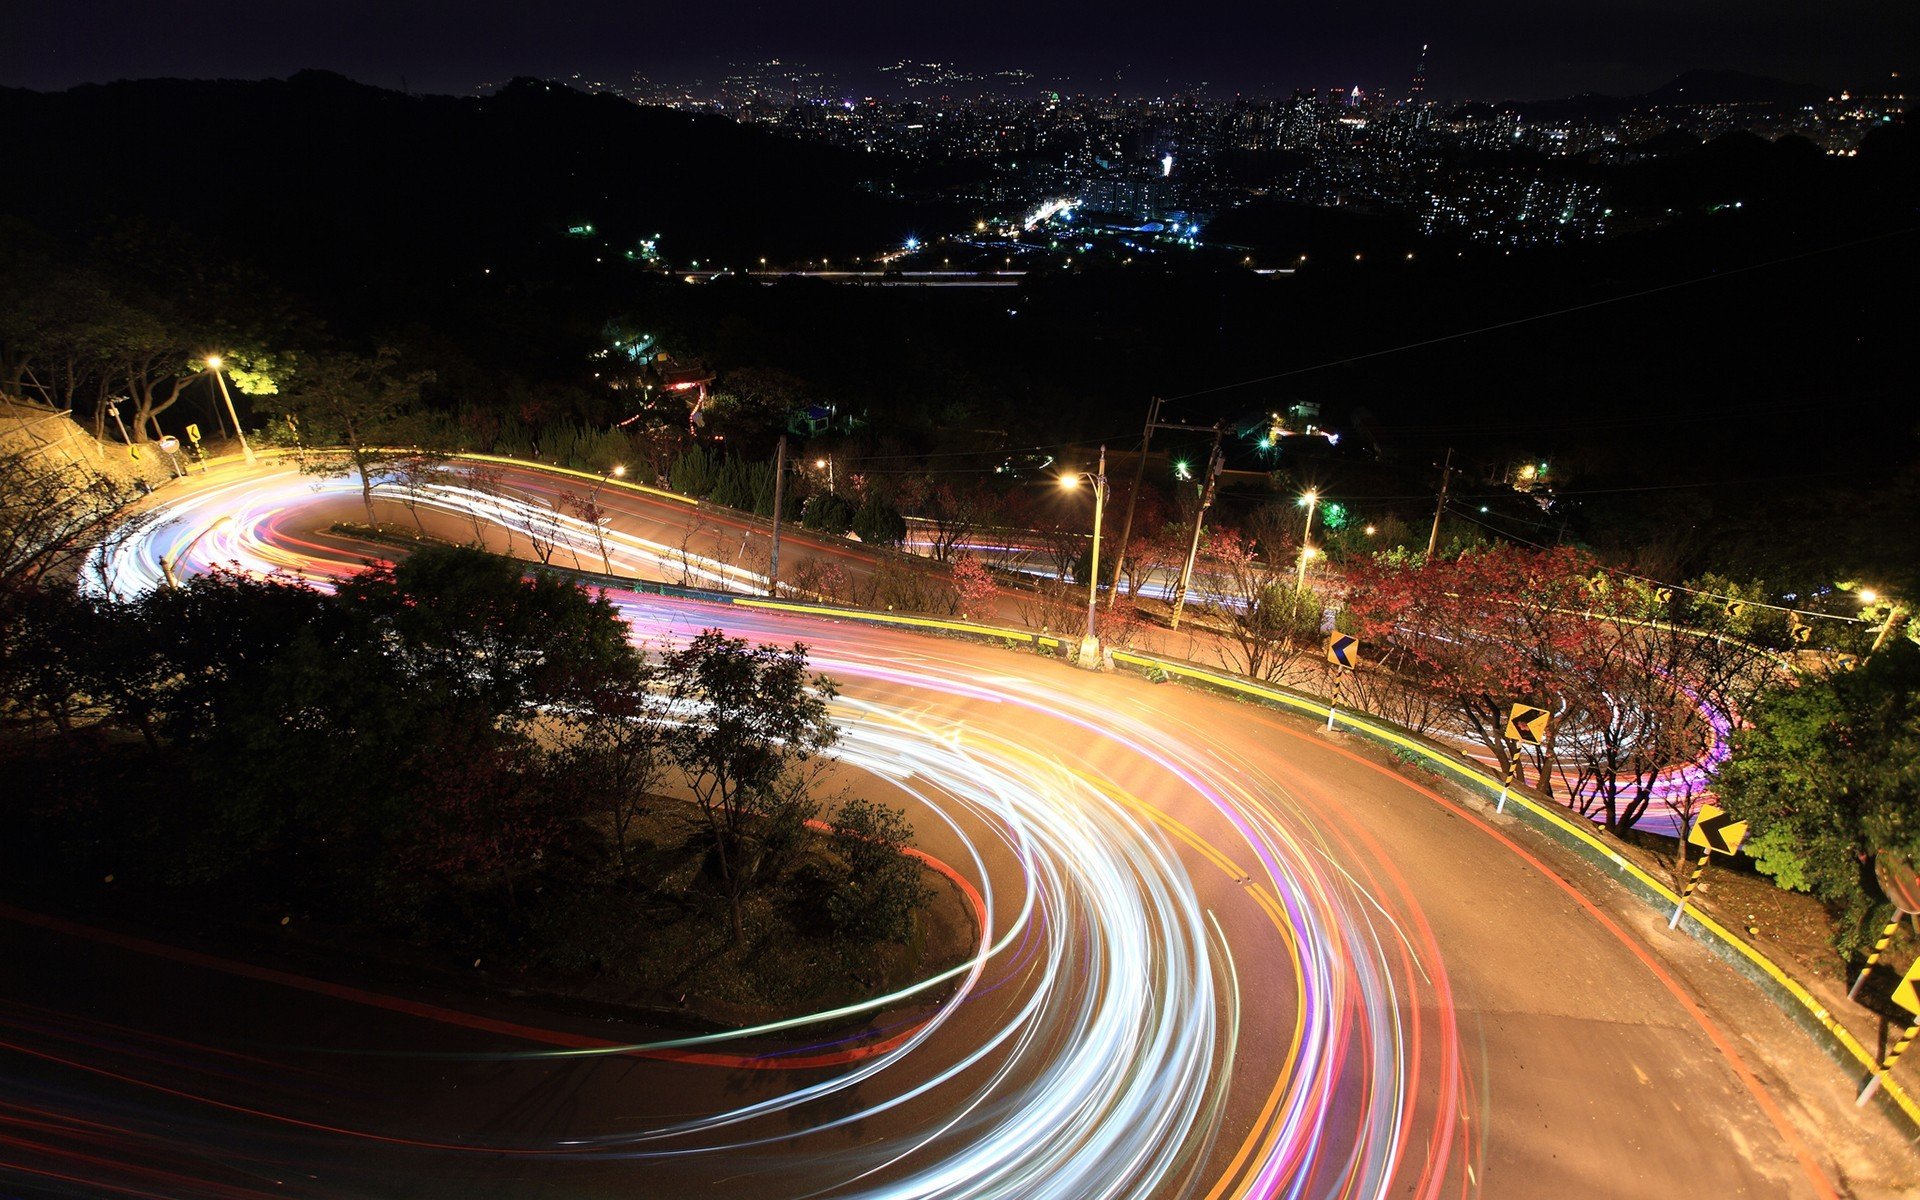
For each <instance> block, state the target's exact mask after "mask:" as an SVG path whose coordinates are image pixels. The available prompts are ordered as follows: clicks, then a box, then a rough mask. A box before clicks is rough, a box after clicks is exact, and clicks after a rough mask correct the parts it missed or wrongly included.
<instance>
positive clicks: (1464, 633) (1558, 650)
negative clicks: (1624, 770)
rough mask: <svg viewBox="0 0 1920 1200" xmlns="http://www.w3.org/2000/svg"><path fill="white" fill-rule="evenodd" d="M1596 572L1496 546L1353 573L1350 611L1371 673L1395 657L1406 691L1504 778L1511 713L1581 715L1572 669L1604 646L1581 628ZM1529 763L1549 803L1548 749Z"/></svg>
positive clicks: (1548, 555) (1572, 557) (1568, 560)
mask: <svg viewBox="0 0 1920 1200" xmlns="http://www.w3.org/2000/svg"><path fill="white" fill-rule="evenodd" d="M1594 570H1595V565H1594V562H1593V560H1592V558H1591V557H1590V556H1588V555H1587V554H1585V553H1584V552H1582V551H1578V550H1574V549H1571V548H1565V547H1561V548H1555V549H1551V550H1529V549H1525V548H1522V547H1517V546H1495V547H1490V548H1488V549H1485V550H1479V551H1474V552H1470V553H1467V554H1463V555H1461V556H1460V557H1459V558H1457V559H1453V560H1451V561H1444V560H1443V561H1434V562H1420V561H1419V560H1417V559H1414V558H1412V557H1409V556H1393V557H1388V556H1382V557H1379V558H1375V559H1368V560H1363V561H1361V562H1356V563H1354V564H1352V565H1351V566H1350V567H1349V568H1348V570H1347V585H1348V589H1349V595H1348V607H1349V610H1350V611H1351V613H1352V617H1353V620H1354V622H1355V625H1356V627H1357V631H1358V632H1359V634H1360V636H1361V637H1362V638H1363V639H1365V640H1366V641H1367V642H1369V643H1370V644H1371V645H1373V646H1375V647H1377V649H1376V650H1375V651H1374V654H1375V655H1376V661H1386V660H1387V658H1388V656H1389V655H1390V656H1391V659H1392V661H1393V664H1394V665H1395V667H1396V668H1397V669H1398V670H1399V672H1400V674H1401V676H1402V678H1403V679H1404V681H1405V682H1406V683H1407V685H1408V686H1412V687H1420V688H1426V689H1429V690H1430V691H1431V692H1433V693H1434V694H1435V695H1436V696H1438V697H1439V698H1440V699H1441V700H1442V702H1443V703H1444V704H1445V706H1446V707H1447V708H1448V709H1449V710H1450V711H1451V713H1452V715H1453V718H1454V721H1455V723H1456V725H1457V731H1458V732H1460V733H1461V734H1463V735H1465V736H1467V737H1470V738H1472V739H1473V740H1474V741H1477V742H1479V743H1480V744H1481V745H1483V746H1485V747H1486V748H1487V749H1488V750H1490V751H1492V752H1493V753H1494V755H1495V756H1496V757H1497V758H1498V759H1499V761H1500V763H1501V765H1502V766H1503V767H1504V766H1506V765H1507V764H1508V759H1509V756H1510V754H1511V753H1512V751H1513V749H1514V748H1513V747H1512V746H1511V745H1510V744H1509V743H1508V742H1507V740H1506V738H1505V736H1504V734H1505V729H1506V720H1507V713H1508V710H1509V708H1510V707H1511V706H1512V705H1513V704H1516V703H1529V704H1537V705H1540V706H1542V707H1545V708H1548V709H1550V710H1552V711H1554V712H1556V713H1560V712H1565V711H1567V710H1569V709H1570V708H1571V709H1579V708H1581V707H1583V703H1584V702H1583V700H1582V699H1581V696H1580V693H1581V692H1582V691H1583V689H1584V687H1585V680H1586V678H1587V677H1589V674H1590V673H1589V672H1586V671H1584V670H1582V669H1580V667H1579V666H1578V665H1577V664H1584V663H1589V662H1591V661H1593V660H1594V659H1595V658H1596V657H1599V656H1600V655H1601V650H1602V647H1603V644H1604V642H1605V637H1606V635H1605V631H1604V630H1603V629H1602V628H1601V627H1600V626H1598V625H1597V624H1596V623H1595V622H1593V621H1591V620H1588V619H1587V617H1586V611H1587V608H1588V588H1587V577H1588V576H1590V575H1592V574H1593V572H1594ZM1532 758H1533V764H1534V766H1535V768H1536V778H1537V780H1538V782H1539V785H1540V786H1541V787H1543V788H1545V789H1547V790H1549V791H1550V790H1551V782H1550V781H1551V777H1552V768H1553V741H1552V739H1551V737H1550V738H1549V740H1548V742H1547V744H1546V745H1544V746H1541V747H1539V748H1538V749H1537V750H1535V751H1534V752H1533V754H1532Z"/></svg>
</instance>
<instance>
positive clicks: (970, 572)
mask: <svg viewBox="0 0 1920 1200" xmlns="http://www.w3.org/2000/svg"><path fill="white" fill-rule="evenodd" d="M952 569H953V590H954V593H955V594H956V595H958V596H959V597H960V614H961V615H962V616H965V617H990V616H992V615H993V606H994V602H995V601H996V600H998V599H999V597H1000V585H999V583H998V582H996V581H995V579H994V577H993V572H992V571H989V570H988V569H987V566H986V564H985V563H983V562H981V561H980V560H979V559H978V558H975V557H974V556H973V555H971V554H958V555H955V556H954V559H953V568H952Z"/></svg>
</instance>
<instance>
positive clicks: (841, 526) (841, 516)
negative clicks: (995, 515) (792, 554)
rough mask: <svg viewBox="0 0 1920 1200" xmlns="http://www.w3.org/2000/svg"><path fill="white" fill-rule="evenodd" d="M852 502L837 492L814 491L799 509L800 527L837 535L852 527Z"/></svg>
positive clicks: (833, 535)
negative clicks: (802, 507) (803, 507)
mask: <svg viewBox="0 0 1920 1200" xmlns="http://www.w3.org/2000/svg"><path fill="white" fill-rule="evenodd" d="M853 517H854V509H853V503H852V502H851V501H849V500H848V499H847V498H846V497H845V496H842V495H840V494H839V493H838V492H815V493H814V494H813V495H812V496H811V497H809V498H808V500H807V506H806V508H805V509H803V510H802V511H801V514H800V524H801V527H802V528H805V529H812V530H814V531H816V532H819V533H824V534H828V535H830V536H832V537H839V536H840V535H841V534H843V533H845V532H846V531H847V530H849V529H851V528H852V527H853Z"/></svg>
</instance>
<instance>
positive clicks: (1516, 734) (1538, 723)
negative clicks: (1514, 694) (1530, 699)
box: [1507, 704, 1553, 746]
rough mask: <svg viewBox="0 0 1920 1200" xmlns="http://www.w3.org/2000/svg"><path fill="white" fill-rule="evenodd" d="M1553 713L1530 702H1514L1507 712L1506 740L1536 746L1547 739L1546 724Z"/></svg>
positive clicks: (1550, 719)
mask: <svg viewBox="0 0 1920 1200" xmlns="http://www.w3.org/2000/svg"><path fill="white" fill-rule="evenodd" d="M1552 720H1553V714H1552V713H1550V712H1548V711H1547V710H1546V709H1544V708H1539V707H1536V706H1535V705H1532V704H1516V705H1514V706H1513V711H1512V712H1509V713H1508V714H1507V740H1508V741H1510V742H1525V743H1526V744H1527V745H1529V746H1538V745H1540V744H1541V743H1542V742H1545V741H1546V740H1547V725H1548V723H1549V722H1551V721H1552Z"/></svg>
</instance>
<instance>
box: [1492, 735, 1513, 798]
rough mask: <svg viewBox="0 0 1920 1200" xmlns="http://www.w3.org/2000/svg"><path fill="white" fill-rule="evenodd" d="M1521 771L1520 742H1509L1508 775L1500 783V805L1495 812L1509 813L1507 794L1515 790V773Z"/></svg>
mask: <svg viewBox="0 0 1920 1200" xmlns="http://www.w3.org/2000/svg"><path fill="white" fill-rule="evenodd" d="M1519 769H1520V745H1519V743H1518V742H1508V743H1507V774H1506V777H1505V778H1504V779H1502V780H1501V781H1500V803H1498V804H1496V805H1494V806H1493V811H1495V812H1505V811H1507V793H1508V792H1510V791H1512V790H1513V776H1514V773H1515V772H1516V771H1518V770H1519Z"/></svg>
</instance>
